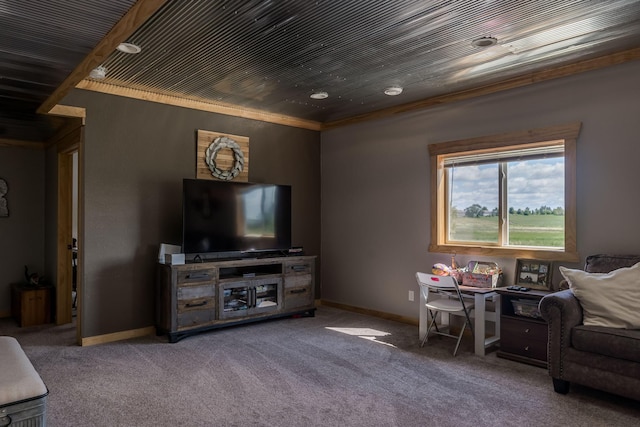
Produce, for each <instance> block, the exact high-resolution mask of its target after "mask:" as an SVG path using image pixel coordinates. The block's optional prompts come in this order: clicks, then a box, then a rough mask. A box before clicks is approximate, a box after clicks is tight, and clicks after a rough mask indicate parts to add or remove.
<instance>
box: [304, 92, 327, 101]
mask: <svg viewBox="0 0 640 427" xmlns="http://www.w3.org/2000/svg"><path fill="white" fill-rule="evenodd" d="M328 97H329V94H328V93H327V92H313V93H312V94H311V95H309V98H311V99H327V98H328Z"/></svg>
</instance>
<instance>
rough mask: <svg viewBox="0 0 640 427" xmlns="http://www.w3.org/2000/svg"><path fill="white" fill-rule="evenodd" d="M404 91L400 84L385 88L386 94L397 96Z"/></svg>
mask: <svg viewBox="0 0 640 427" xmlns="http://www.w3.org/2000/svg"><path fill="white" fill-rule="evenodd" d="M401 93H402V88H401V87H400V86H391V87H388V88H386V89H385V90H384V94H385V95H389V96H396V95H400V94H401Z"/></svg>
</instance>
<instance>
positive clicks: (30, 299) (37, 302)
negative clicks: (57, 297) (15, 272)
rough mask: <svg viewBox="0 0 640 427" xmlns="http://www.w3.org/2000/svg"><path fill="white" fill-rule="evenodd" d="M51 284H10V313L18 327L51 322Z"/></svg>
mask: <svg viewBox="0 0 640 427" xmlns="http://www.w3.org/2000/svg"><path fill="white" fill-rule="evenodd" d="M52 302H53V286H51V285H43V286H34V285H28V284H23V283H14V284H12V285H11V315H12V316H13V317H14V318H15V319H16V321H17V322H18V325H19V326H20V327H23V326H34V325H43V324H46V323H51V322H52V308H51V304H52Z"/></svg>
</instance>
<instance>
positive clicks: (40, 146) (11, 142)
mask: <svg viewBox="0 0 640 427" xmlns="http://www.w3.org/2000/svg"><path fill="white" fill-rule="evenodd" d="M0 147H20V148H28V149H31V150H44V149H45V144H44V143H43V142H42V141H22V140H19V139H4V138H0Z"/></svg>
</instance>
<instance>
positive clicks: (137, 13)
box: [37, 0, 167, 114]
mask: <svg viewBox="0 0 640 427" xmlns="http://www.w3.org/2000/svg"><path fill="white" fill-rule="evenodd" d="M166 2H167V0H138V1H137V2H136V3H135V4H134V5H133V6H132V7H131V9H129V11H128V12H127V13H126V14H125V15H124V16H123V17H122V19H120V21H118V23H117V24H116V25H115V26H114V27H113V28H112V29H111V30H110V31H109V32H108V33H107V35H106V36H104V38H103V39H102V40H100V42H99V43H98V44H97V45H96V47H94V48H93V50H92V51H91V52H90V53H89V54H88V55H87V56H86V57H85V58H84V60H83V61H82V62H81V63H80V65H78V66H77V67H76V69H75V70H73V71H72V72H71V74H69V76H68V77H67V78H66V79H65V80H64V81H63V82H62V84H61V85H60V86H58V87H57V88H56V90H55V91H54V92H53V94H51V96H49V98H47V99H46V100H45V101H44V102H43V103H42V105H40V107H38V110H37V111H38V113H42V114H44V113H48V112H50V111H51V110H52V109H53V108H54V107H55V105H56V104H57V103H58V102H59V101H60V100H61V99H62V98H64V97H65V96H66V95H67V93H69V91H70V90H71V89H73V88H74V87H75V86H76V84H78V82H79V81H81V80H82V79H84V78H85V77H86V76H88V75H89V72H91V70H92V69H94V68H95V67H96V66H98V65H100V64H101V63H102V62H103V61H104V59H105V58H107V57H108V56H109V55H110V54H111V53H112V52H113V51H114V50H115V49H116V47H118V45H119V44H120V43H121V42H122V41H124V40H126V39H127V37H129V36H130V35H131V34H133V33H134V31H135V30H137V29H138V27H139V26H141V25H142V24H143V23H144V22H145V21H146V20H147V19H148V18H149V17H151V15H153V14H154V13H156V12H157V11H158V9H160V8H161V7H162V6H164V4H165V3H166Z"/></svg>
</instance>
